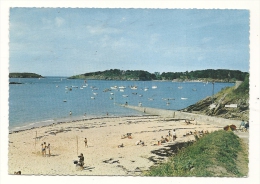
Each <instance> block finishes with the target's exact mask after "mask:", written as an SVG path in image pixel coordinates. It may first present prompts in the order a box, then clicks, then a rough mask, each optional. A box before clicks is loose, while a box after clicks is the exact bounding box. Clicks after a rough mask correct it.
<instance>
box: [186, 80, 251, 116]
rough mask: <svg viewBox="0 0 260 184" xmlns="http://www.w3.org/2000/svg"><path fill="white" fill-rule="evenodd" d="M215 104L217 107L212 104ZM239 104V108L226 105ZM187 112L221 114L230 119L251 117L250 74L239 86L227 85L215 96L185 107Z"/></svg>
mask: <svg viewBox="0 0 260 184" xmlns="http://www.w3.org/2000/svg"><path fill="white" fill-rule="evenodd" d="M212 102H213V104H215V105H216V107H215V108H210V105H211V104H212ZM230 104H237V108H231V107H226V105H230ZM183 111H185V112H193V113H199V114H205V115H209V116H219V117H223V118H228V119H236V120H241V119H245V120H247V121H248V119H249V75H247V76H246V77H245V80H244V81H243V83H242V84H241V85H239V86H238V87H236V86H234V87H227V88H225V89H223V90H221V91H220V92H219V93H217V94H215V95H214V97H213V98H212V97H207V98H205V99H203V100H201V101H199V102H197V103H196V104H194V105H191V106H189V107H187V108H185V109H183Z"/></svg>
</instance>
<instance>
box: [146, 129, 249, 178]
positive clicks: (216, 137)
mask: <svg viewBox="0 0 260 184" xmlns="http://www.w3.org/2000/svg"><path fill="white" fill-rule="evenodd" d="M176 146H177V147H178V145H176ZM145 175H146V176H179V177H180V176H181V177H183V176H185V177H187V176H189V177H191V176H196V177H244V176H247V175H248V150H247V148H246V145H245V143H244V142H243V141H242V140H241V139H239V137H238V136H237V135H235V134H234V133H233V132H227V131H224V130H220V131H216V132H213V133H210V134H206V135H204V136H203V137H202V138H199V139H197V141H196V142H193V143H192V142H191V143H186V145H184V146H181V147H180V148H179V149H178V151H177V152H176V154H175V155H174V156H172V157H170V158H169V159H168V161H167V162H165V163H162V164H160V165H157V166H152V167H151V169H150V170H149V171H148V172H146V173H145Z"/></svg>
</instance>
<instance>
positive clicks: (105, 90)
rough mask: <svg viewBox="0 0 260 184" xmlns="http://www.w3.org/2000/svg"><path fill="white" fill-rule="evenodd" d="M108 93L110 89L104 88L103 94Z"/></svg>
mask: <svg viewBox="0 0 260 184" xmlns="http://www.w3.org/2000/svg"><path fill="white" fill-rule="evenodd" d="M108 91H111V89H108V88H106V89H104V90H103V92H108Z"/></svg>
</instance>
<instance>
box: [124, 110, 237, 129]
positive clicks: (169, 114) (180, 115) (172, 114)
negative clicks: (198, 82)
mask: <svg viewBox="0 0 260 184" xmlns="http://www.w3.org/2000/svg"><path fill="white" fill-rule="evenodd" d="M124 107H126V108H130V109H133V110H137V111H140V112H144V113H146V114H151V115H157V116H161V117H162V118H171V119H173V120H185V119H187V120H194V121H198V122H204V123H207V122H208V123H210V124H216V125H220V126H222V125H223V126H225V125H230V124H233V125H236V126H237V127H238V126H239V125H240V121H239V120H230V119H224V118H220V117H215V116H207V115H202V114H194V113H187V112H181V111H174V110H165V109H157V108H150V107H139V106H132V105H124Z"/></svg>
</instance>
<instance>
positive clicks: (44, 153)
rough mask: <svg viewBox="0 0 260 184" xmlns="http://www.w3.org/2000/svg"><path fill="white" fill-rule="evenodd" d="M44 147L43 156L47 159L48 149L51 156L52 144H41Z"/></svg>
mask: <svg viewBox="0 0 260 184" xmlns="http://www.w3.org/2000/svg"><path fill="white" fill-rule="evenodd" d="M41 146H42V156H43V157H46V151H47V149H48V156H49V157H50V156H51V145H50V144H48V145H47V144H46V142H44V143H43V144H41Z"/></svg>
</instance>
